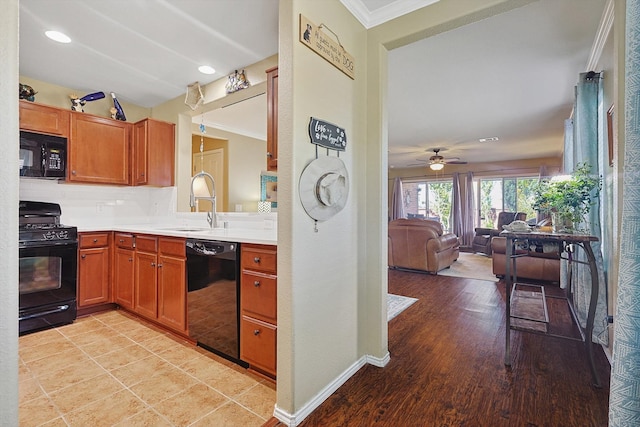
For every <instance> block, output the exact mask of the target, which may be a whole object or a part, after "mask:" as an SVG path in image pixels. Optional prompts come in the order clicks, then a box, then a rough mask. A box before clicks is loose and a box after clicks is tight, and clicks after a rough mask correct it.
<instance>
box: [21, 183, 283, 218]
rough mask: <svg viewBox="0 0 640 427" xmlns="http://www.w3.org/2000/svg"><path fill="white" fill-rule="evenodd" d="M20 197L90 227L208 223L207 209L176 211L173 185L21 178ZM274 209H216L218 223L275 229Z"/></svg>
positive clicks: (175, 191) (175, 195) (275, 214)
mask: <svg viewBox="0 0 640 427" xmlns="http://www.w3.org/2000/svg"><path fill="white" fill-rule="evenodd" d="M20 200H32V201H37V202H51V203H58V204H59V205H60V208H61V209H62V217H61V218H60V222H61V223H62V224H65V225H74V226H76V227H78V228H85V229H92V228H96V229H97V228H101V227H110V226H114V225H123V224H127V225H130V224H165V225H166V224H171V225H181V226H187V225H199V226H205V225H206V224H207V222H206V217H207V214H206V212H198V213H191V212H176V206H177V189H176V187H147V186H140V187H125V186H122V187H119V186H110V185H82V184H69V183H64V182H58V181H55V180H43V179H30V178H21V179H20ZM277 221H278V216H277V213H275V212H271V213H257V212H224V213H221V212H218V226H219V227H223V226H224V227H227V228H244V229H265V230H269V229H277V226H278V222H277Z"/></svg>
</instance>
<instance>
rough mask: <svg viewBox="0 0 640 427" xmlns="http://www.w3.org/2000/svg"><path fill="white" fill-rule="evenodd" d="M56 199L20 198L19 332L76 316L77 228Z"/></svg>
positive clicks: (61, 322)
mask: <svg viewBox="0 0 640 427" xmlns="http://www.w3.org/2000/svg"><path fill="white" fill-rule="evenodd" d="M61 214H62V211H61V209H60V205H58V204H56V203H45V202H31V201H20V209H19V215H20V218H19V225H18V230H19V232H18V235H19V237H18V239H19V245H18V247H19V250H20V258H19V264H20V265H19V268H20V274H19V291H20V304H19V306H20V310H19V320H20V335H22V334H25V333H30V332H34V331H38V330H41V329H47V328H50V327H53V326H57V325H62V324H66V323H71V322H73V321H74V320H75V318H76V311H77V308H76V282H77V257H78V229H77V228H76V227H71V226H66V225H62V224H60V216H61Z"/></svg>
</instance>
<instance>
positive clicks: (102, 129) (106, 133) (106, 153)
mask: <svg viewBox="0 0 640 427" xmlns="http://www.w3.org/2000/svg"><path fill="white" fill-rule="evenodd" d="M70 114H71V126H70V135H69V146H68V151H69V159H68V169H69V174H68V175H69V178H68V179H69V181H71V182H87V183H96V184H114V185H128V184H129V181H130V161H131V151H130V144H131V140H130V138H131V124H130V123H127V122H123V121H120V120H113V119H109V118H105V117H98V116H93V115H90V114H86V113H79V112H71V113H70Z"/></svg>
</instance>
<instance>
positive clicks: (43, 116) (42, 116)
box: [20, 100, 70, 138]
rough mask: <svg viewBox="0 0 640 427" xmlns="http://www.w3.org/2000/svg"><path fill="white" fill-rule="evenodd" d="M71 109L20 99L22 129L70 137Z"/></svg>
mask: <svg viewBox="0 0 640 427" xmlns="http://www.w3.org/2000/svg"><path fill="white" fill-rule="evenodd" d="M69 114H70V112H69V110H62V109H60V108H55V107H50V106H48V105H43V104H36V103H34V102H29V101H25V100H20V130H27V131H32V132H38V133H47V134H52V135H60V136H63V137H65V138H68V137H69Z"/></svg>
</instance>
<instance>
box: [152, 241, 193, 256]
mask: <svg viewBox="0 0 640 427" xmlns="http://www.w3.org/2000/svg"><path fill="white" fill-rule="evenodd" d="M185 243H186V242H185V239H170V238H166V237H161V238H160V239H159V241H158V247H159V253H160V254H161V255H169V256H175V257H180V258H184V257H185V256H186V251H185Z"/></svg>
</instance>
